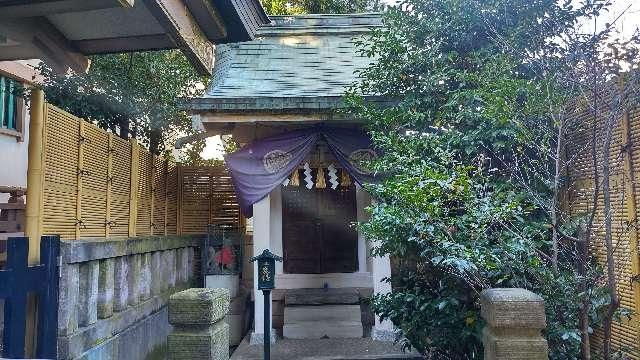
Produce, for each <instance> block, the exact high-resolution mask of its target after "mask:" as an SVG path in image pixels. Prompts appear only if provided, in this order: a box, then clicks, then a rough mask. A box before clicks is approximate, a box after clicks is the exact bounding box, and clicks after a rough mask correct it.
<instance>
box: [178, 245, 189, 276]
mask: <svg viewBox="0 0 640 360" xmlns="http://www.w3.org/2000/svg"><path fill="white" fill-rule="evenodd" d="M180 258H181V259H182V260H181V264H180V282H181V283H183V284H184V283H186V282H187V281H189V272H190V270H189V248H182V249H180Z"/></svg>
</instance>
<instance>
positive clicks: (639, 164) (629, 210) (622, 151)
mask: <svg viewBox="0 0 640 360" xmlns="http://www.w3.org/2000/svg"><path fill="white" fill-rule="evenodd" d="M588 108H589V106H588V105H587V104H582V105H580V104H578V105H576V108H575V111H574V114H573V116H574V118H573V119H572V121H571V123H572V124H573V127H571V128H570V129H569V130H568V133H567V138H566V149H565V150H566V153H565V157H566V158H567V166H566V169H565V170H566V176H567V179H568V181H567V185H568V189H567V192H566V194H565V205H566V206H567V209H569V210H570V212H571V214H572V215H574V216H582V215H584V216H586V215H587V214H589V212H590V210H591V209H592V201H593V190H594V184H595V182H594V176H593V160H592V156H591V134H592V124H593V123H594V120H593V115H592V113H591V112H590V111H589V110H588ZM601 109H606V106H605V104H601ZM606 116H607V114H606V113H603V114H602V118H600V119H598V120H597V123H596V124H597V127H598V128H597V131H596V134H597V135H596V143H597V154H598V163H599V164H600V165H599V166H601V165H602V159H603V157H602V144H603V143H602V139H603V136H604V126H603V123H604V121H603V118H604V117H606ZM639 157H640V109H635V110H632V111H628V112H626V113H625V114H624V115H623V116H622V117H621V118H620V119H618V121H617V124H616V125H615V128H614V131H613V138H612V146H611V155H610V166H611V180H610V189H611V208H612V220H613V223H612V230H613V231H612V233H613V243H614V249H615V251H614V256H615V259H616V278H617V283H618V284H617V285H618V286H617V288H618V294H619V297H620V300H621V306H622V307H623V308H626V309H629V310H631V311H633V312H635V313H636V315H634V316H633V318H632V319H631V320H623V321H616V322H615V323H614V325H613V328H612V345H613V347H614V348H615V349H619V350H622V351H623V352H625V354H626V355H627V356H628V357H629V358H631V359H640V349H639V346H640V325H639V319H640V317H639V316H640V283H639V280H640V266H639V261H640V257H639V252H638V233H637V225H638V224H637V218H638V208H637V206H636V204H637V203H638V201H640V198H639V197H640V188H639V187H638V185H637V180H636V179H639V178H640V158H639ZM601 174H602V172H601V169H600V179H599V181H600V182H602V177H601ZM601 185H602V184H601ZM600 188H601V191H600V194H599V198H598V205H597V208H596V209H597V211H596V216H595V222H594V229H593V231H594V234H595V239H594V240H593V242H592V244H591V249H590V250H591V252H592V253H593V254H594V255H595V257H596V258H597V260H598V262H599V263H600V264H602V265H603V266H605V269H606V247H605V244H604V235H605V228H604V220H605V219H604V196H603V194H602V186H601V187H600ZM601 343H602V332H601V330H600V329H596V332H595V334H594V346H595V347H596V349H598V348H599V349H601Z"/></svg>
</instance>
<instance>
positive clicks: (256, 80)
mask: <svg viewBox="0 0 640 360" xmlns="http://www.w3.org/2000/svg"><path fill="white" fill-rule="evenodd" d="M271 20H272V21H271V24H269V25H266V26H263V27H260V28H259V29H258V30H257V33H256V38H255V39H254V40H252V41H248V42H243V43H234V44H223V45H218V46H216V49H215V66H214V71H213V72H214V74H213V77H212V80H211V84H210V86H209V88H208V89H207V92H206V94H205V95H204V96H203V97H201V98H197V99H192V100H190V101H189V103H188V108H189V111H190V112H191V114H192V116H193V118H194V120H195V122H196V123H198V124H200V125H201V126H202V129H203V131H204V133H203V135H200V136H205V137H206V136H213V135H232V136H233V138H234V139H235V141H237V142H238V143H239V144H240V145H241V149H240V150H238V151H237V152H235V153H232V154H229V155H227V157H226V159H225V160H226V163H227V166H228V168H229V170H230V173H231V176H232V177H233V181H234V185H235V189H236V193H237V196H238V199H239V202H240V205H241V207H242V210H243V213H244V214H245V216H247V217H252V219H253V254H259V253H261V252H262V251H263V250H264V249H269V250H271V251H272V252H273V253H275V254H278V255H281V256H282V257H283V258H284V261H283V262H282V263H277V265H276V279H275V282H276V288H277V290H278V291H279V295H278V293H277V292H276V291H274V297H273V301H272V307H273V308H272V311H271V313H272V314H273V326H274V328H276V329H278V330H280V328H282V330H281V331H282V334H283V335H284V337H293V338H314V337H362V336H366V335H367V334H368V333H369V332H368V331H363V325H362V324H364V325H365V328H366V321H365V320H364V319H363V318H362V317H361V316H362V315H361V312H360V305H359V303H358V302H357V301H355V302H354V301H353V300H352V299H353V297H352V296H350V294H358V295H359V296H360V299H359V300H361V299H362V297H366V296H369V295H371V294H372V293H386V292H390V291H391V286H390V284H388V283H386V282H382V279H383V278H386V277H389V276H390V273H391V266H390V260H389V258H388V257H372V256H370V249H371V245H372V242H371V241H369V240H370V239H366V238H365V237H364V236H363V235H362V234H360V233H359V232H358V231H357V229H356V228H355V227H354V224H355V223H357V222H360V221H365V220H366V212H365V208H366V207H367V206H368V205H370V203H371V197H370V196H369V194H367V193H366V192H365V191H364V190H363V188H362V186H361V185H362V184H363V183H367V182H370V181H373V180H374V177H373V174H371V173H370V171H369V170H368V169H367V167H366V160H368V159H371V158H373V157H374V156H376V152H375V149H373V147H372V144H371V140H370V139H369V138H368V136H367V134H366V133H365V132H364V131H363V130H362V124H361V123H360V122H359V121H358V120H357V119H352V118H349V117H348V116H346V115H344V114H343V113H341V112H340V111H338V109H340V108H341V107H344V102H343V95H344V93H345V90H346V89H347V88H348V87H349V86H350V85H351V84H352V83H353V82H354V81H356V80H357V72H358V70H360V69H362V68H364V67H366V66H367V65H368V64H369V63H370V62H371V61H372V60H371V59H369V58H367V57H364V56H362V55H361V54H360V53H359V52H358V49H357V45H356V42H357V40H358V39H361V38H362V36H364V35H366V34H367V33H368V32H370V31H371V29H373V28H377V27H380V26H382V22H381V18H380V16H379V15H377V14H356V15H305V16H272V17H271ZM370 100H371V101H381V100H380V99H376V98H375V97H370ZM253 254H244V257H245V258H247V259H248V258H250V257H251V256H252V255H253ZM245 266H248V265H247V263H246V262H245ZM253 278H254V279H256V278H257V274H256V270H255V269H254V274H253ZM244 280H247V279H244ZM245 283H246V282H245ZM256 283H257V281H253V284H252V285H249V286H253V294H252V295H253V296H252V298H254V299H255V303H254V306H255V308H254V310H255V323H254V329H255V332H254V333H253V334H252V341H253V340H255V341H256V342H259V341H260V339H261V338H262V336H263V334H262V332H263V330H262V329H263V324H264V322H263V321H264V313H263V306H264V303H263V298H262V294H260V293H259V292H258V291H257V287H256V286H257V284H256ZM301 289H304V290H301ZM305 294H306V295H305ZM356 300H358V299H356ZM314 305H315V306H314ZM371 326H372V328H371V332H370V334H371V337H373V338H374V339H380V340H390V339H393V327H392V325H391V324H390V323H389V322H388V321H384V322H382V321H380V319H378V318H376V319H375V321H372V322H371Z"/></svg>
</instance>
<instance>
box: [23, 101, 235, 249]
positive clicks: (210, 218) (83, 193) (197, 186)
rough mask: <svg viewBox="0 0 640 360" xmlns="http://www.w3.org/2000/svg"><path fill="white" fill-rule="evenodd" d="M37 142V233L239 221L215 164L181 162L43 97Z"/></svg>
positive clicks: (151, 231)
mask: <svg viewBox="0 0 640 360" xmlns="http://www.w3.org/2000/svg"><path fill="white" fill-rule="evenodd" d="M33 141H38V139H33ZM41 141H42V148H43V151H42V164H43V165H42V167H43V171H42V175H41V179H40V183H41V188H42V194H41V196H42V198H41V202H40V203H41V206H40V210H39V211H40V213H39V214H38V225H39V230H40V231H39V233H40V234H56V235H60V236H61V238H62V239H80V238H108V237H132V236H147V235H183V234H185V235H186V234H203V233H205V231H206V225H207V224H230V225H238V224H239V223H241V222H242V221H243V220H242V216H241V214H240V209H239V206H238V203H237V200H236V197H235V193H234V191H233V185H232V183H231V178H230V177H229V175H228V173H227V171H226V169H225V168H224V167H223V166H215V167H186V166H181V165H180V164H176V163H174V162H172V161H168V160H166V159H164V158H162V157H160V156H156V155H153V154H151V153H149V152H148V151H146V150H145V149H143V148H141V147H140V145H139V144H138V143H137V142H136V141H135V140H129V141H127V140H124V139H121V138H119V137H117V136H115V135H113V134H111V133H108V132H106V131H104V130H102V129H100V128H98V127H96V126H95V125H93V124H91V123H88V122H86V121H84V120H82V119H80V118H77V117H75V116H73V115H71V114H69V113H67V112H65V111H63V110H61V109H59V108H57V107H55V106H53V105H50V104H45V106H44V126H43V136H42V139H41Z"/></svg>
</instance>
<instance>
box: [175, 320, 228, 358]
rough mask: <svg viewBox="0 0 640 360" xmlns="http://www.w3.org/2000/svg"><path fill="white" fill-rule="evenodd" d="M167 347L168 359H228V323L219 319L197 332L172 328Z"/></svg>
mask: <svg viewBox="0 0 640 360" xmlns="http://www.w3.org/2000/svg"><path fill="white" fill-rule="evenodd" d="M167 349H168V359H169V360H194V359H200V360H228V359H229V325H227V324H226V323H225V322H224V321H220V322H218V323H216V324H214V325H212V326H210V327H209V328H207V329H205V330H202V331H197V332H192V331H189V330H186V331H181V330H179V329H174V331H173V332H172V333H171V334H169V336H168V337H167Z"/></svg>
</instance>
